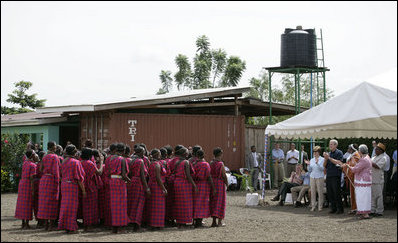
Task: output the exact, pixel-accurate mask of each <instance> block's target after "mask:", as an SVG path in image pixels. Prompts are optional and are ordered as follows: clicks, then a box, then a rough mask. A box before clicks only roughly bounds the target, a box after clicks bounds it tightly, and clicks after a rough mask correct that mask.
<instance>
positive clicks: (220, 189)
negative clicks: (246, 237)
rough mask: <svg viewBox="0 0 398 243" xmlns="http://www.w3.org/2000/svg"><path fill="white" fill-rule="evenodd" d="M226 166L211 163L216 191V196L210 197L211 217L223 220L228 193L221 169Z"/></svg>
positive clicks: (220, 163)
mask: <svg viewBox="0 0 398 243" xmlns="http://www.w3.org/2000/svg"><path fill="white" fill-rule="evenodd" d="M223 166H224V163H223V162H222V161H217V160H213V161H212V162H211V163H210V174H211V177H212V179H213V182H214V187H215V189H216V195H215V196H214V197H213V196H212V195H211V196H210V215H211V216H212V217H217V218H219V219H223V218H224V217H225V206H226V199H227V191H226V187H225V184H224V181H223V179H222V175H221V172H222V171H221V168H222V167H223Z"/></svg>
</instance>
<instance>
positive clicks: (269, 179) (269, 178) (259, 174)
mask: <svg viewBox="0 0 398 243" xmlns="http://www.w3.org/2000/svg"><path fill="white" fill-rule="evenodd" d="M261 174H262V173H258V180H259V181H260V182H261V183H260V189H261V190H262V189H263V182H264V177H263V176H262V175H261ZM265 176H266V177H265V182H267V181H268V185H269V189H271V175H270V174H269V173H265Z"/></svg>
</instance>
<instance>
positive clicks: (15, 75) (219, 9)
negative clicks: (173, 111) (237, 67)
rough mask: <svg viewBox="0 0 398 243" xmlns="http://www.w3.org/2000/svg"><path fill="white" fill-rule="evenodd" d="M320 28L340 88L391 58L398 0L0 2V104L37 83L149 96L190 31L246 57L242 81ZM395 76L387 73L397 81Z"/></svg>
mask: <svg viewBox="0 0 398 243" xmlns="http://www.w3.org/2000/svg"><path fill="white" fill-rule="evenodd" d="M297 25H302V26H303V28H304V29H309V28H315V29H316V31H319V29H322V32H323V38H324V51H325V64H326V66H327V67H328V68H330V72H327V74H326V82H327V86H328V87H329V88H330V89H332V90H334V93H335V95H338V94H340V93H342V92H344V91H345V90H347V89H349V88H351V87H354V86H355V85H356V84H359V83H360V82H362V81H364V80H367V79H368V78H370V77H372V76H374V75H377V74H380V73H384V72H387V71H389V70H391V69H393V68H396V66H397V2H395V1H394V2H380V1H377V2H3V1H2V2H1V103H2V105H8V106H10V104H9V103H7V102H6V101H5V100H6V99H7V94H8V93H11V91H12V90H13V89H14V85H13V83H14V82H18V81H20V80H28V81H31V82H33V87H32V88H31V90H32V91H31V92H30V93H32V92H34V93H38V97H39V98H41V99H47V101H46V106H58V105H68V104H86V103H92V102H101V101H110V100H115V99H118V100H119V99H124V98H129V97H132V96H144V95H153V94H155V93H156V92H157V90H158V89H159V87H160V81H159V73H160V70H162V69H164V70H171V71H172V72H173V74H174V72H175V71H176V67H175V64H174V58H175V56H177V55H178V54H180V53H181V54H185V55H187V56H188V57H189V58H190V61H192V58H193V56H194V53H195V50H196V47H195V40H196V38H197V37H198V36H200V35H207V36H208V37H209V39H210V43H211V48H223V49H224V50H225V51H226V52H227V53H228V55H237V56H239V57H241V58H242V59H243V60H245V61H246V67H247V69H246V71H245V73H244V75H243V77H242V79H241V81H240V83H239V86H247V85H249V79H250V78H251V77H258V75H259V74H260V71H261V69H262V68H263V67H275V66H279V65H280V42H281V34H282V33H283V32H284V29H285V28H295V27H296V26H297ZM396 81H397V79H396V77H395V78H393V79H391V80H388V81H384V83H383V85H384V86H385V87H386V88H391V89H394V90H396Z"/></svg>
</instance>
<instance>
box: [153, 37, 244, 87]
mask: <svg viewBox="0 0 398 243" xmlns="http://www.w3.org/2000/svg"><path fill="white" fill-rule="evenodd" d="M174 61H175V64H176V66H177V72H176V73H175V74H174V84H175V85H176V86H177V89H178V90H180V89H181V88H188V89H203V88H209V87H213V88H215V87H229V86H236V85H238V83H239V80H240V79H241V77H242V74H243V72H244V71H245V69H246V63H245V62H244V61H242V60H241V59H240V58H239V57H236V56H230V57H229V58H227V52H226V51H225V50H224V49H222V48H218V49H211V48H210V41H209V38H208V37H207V36H206V35H201V36H199V37H198V38H197V39H196V53H195V56H194V58H193V62H192V66H191V63H190V62H189V59H188V57H187V56H185V55H183V54H178V55H177V56H176V57H175V59H174ZM161 82H162V80H161ZM159 92H161V93H167V92H168V91H167V90H165V89H164V88H160V89H159V91H158V93H159Z"/></svg>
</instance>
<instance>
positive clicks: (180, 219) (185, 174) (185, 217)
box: [173, 147, 198, 228]
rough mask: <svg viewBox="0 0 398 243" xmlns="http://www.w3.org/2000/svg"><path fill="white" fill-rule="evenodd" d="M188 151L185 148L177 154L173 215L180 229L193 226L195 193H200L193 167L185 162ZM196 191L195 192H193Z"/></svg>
mask: <svg viewBox="0 0 398 243" xmlns="http://www.w3.org/2000/svg"><path fill="white" fill-rule="evenodd" d="M187 154H188V149H187V148H185V147H183V148H181V149H180V150H178V151H177V152H176V155H177V156H179V157H180V158H179V160H178V161H177V162H176V164H175V166H174V167H175V169H174V171H175V180H174V207H173V212H174V213H173V215H174V218H175V219H176V223H177V226H178V228H182V227H185V226H187V224H191V223H192V220H193V193H197V192H198V188H197V186H196V184H195V182H194V180H193V178H192V176H191V173H192V174H193V173H195V172H194V171H191V166H190V164H189V162H188V160H185V158H186V156H187ZM193 191H194V192H193Z"/></svg>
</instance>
